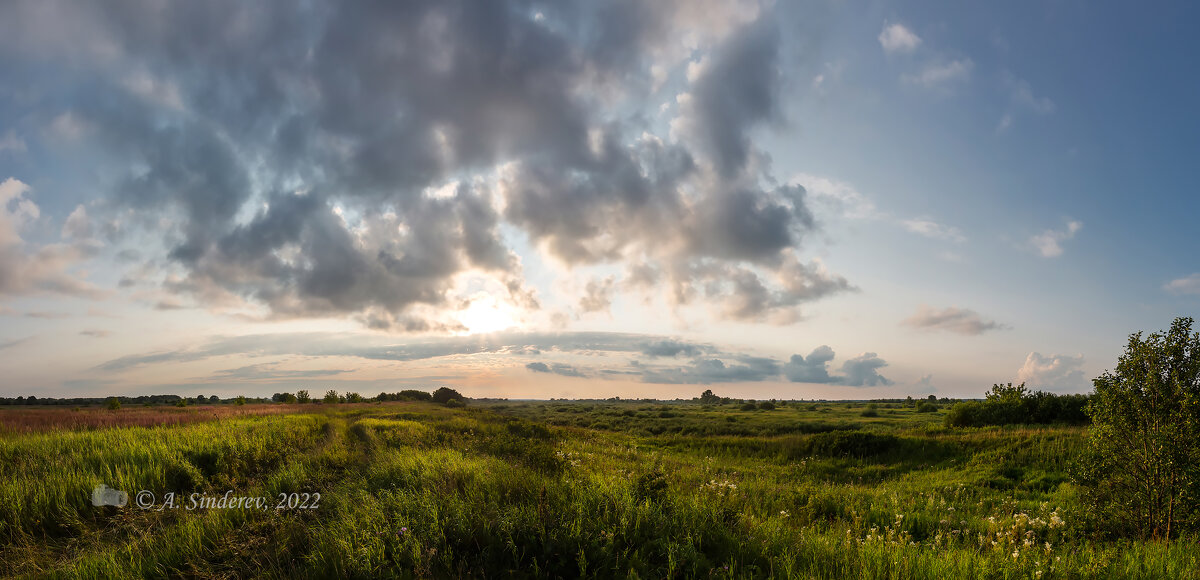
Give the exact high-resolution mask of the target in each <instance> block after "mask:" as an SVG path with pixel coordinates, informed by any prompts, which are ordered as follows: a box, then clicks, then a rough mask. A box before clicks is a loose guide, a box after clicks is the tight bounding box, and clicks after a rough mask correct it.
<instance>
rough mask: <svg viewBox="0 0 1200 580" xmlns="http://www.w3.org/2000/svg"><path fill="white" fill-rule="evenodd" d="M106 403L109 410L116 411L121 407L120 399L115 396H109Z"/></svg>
mask: <svg viewBox="0 0 1200 580" xmlns="http://www.w3.org/2000/svg"><path fill="white" fill-rule="evenodd" d="M107 405H108V408H109V410H111V411H116V410H118V409H120V408H121V401H120V400H119V399H117V398H116V397H109V398H108V403H107Z"/></svg>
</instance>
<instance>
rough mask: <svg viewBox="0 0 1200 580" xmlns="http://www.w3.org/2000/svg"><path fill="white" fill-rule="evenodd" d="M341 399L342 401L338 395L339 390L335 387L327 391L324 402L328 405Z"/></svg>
mask: <svg viewBox="0 0 1200 580" xmlns="http://www.w3.org/2000/svg"><path fill="white" fill-rule="evenodd" d="M339 401H341V397H340V396H338V392H337V391H335V390H333V389H329V390H328V391H326V392H325V398H324V399H323V400H322V402H324V403H325V404H327V405H332V404H334V403H337V402H339Z"/></svg>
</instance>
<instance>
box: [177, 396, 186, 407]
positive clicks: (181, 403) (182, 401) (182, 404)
mask: <svg viewBox="0 0 1200 580" xmlns="http://www.w3.org/2000/svg"><path fill="white" fill-rule="evenodd" d="M175 406H176V407H186V406H188V400H187V399H184V398H180V399H179V400H178V401H175Z"/></svg>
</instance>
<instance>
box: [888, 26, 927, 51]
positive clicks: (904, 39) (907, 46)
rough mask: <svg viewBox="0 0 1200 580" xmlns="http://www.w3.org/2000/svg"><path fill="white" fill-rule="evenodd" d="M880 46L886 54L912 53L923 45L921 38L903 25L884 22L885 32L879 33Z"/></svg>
mask: <svg viewBox="0 0 1200 580" xmlns="http://www.w3.org/2000/svg"><path fill="white" fill-rule="evenodd" d="M879 45H880V46H882V47H883V51H884V52H886V53H900V52H912V51H914V50H916V49H917V47H918V46H920V45H921V37H919V36H917V35H916V34H915V33H913V31H911V30H909V29H908V28H907V27H905V26H904V25H903V24H900V23H895V24H888V23H887V22H884V23H883V31H882V32H880V33H879Z"/></svg>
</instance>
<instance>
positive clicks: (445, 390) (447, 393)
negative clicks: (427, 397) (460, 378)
mask: <svg viewBox="0 0 1200 580" xmlns="http://www.w3.org/2000/svg"><path fill="white" fill-rule="evenodd" d="M465 398H466V397H463V396H462V394H461V393H459V392H458V391H456V390H454V389H451V388H449V387H441V388H440V389H438V390H436V391H434V392H433V397H432V399H433V402H435V403H441V404H443V405H444V404H446V401H449V400H450V399H458V400H459V401H460V402H461V401H463V400H464V399H465Z"/></svg>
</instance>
